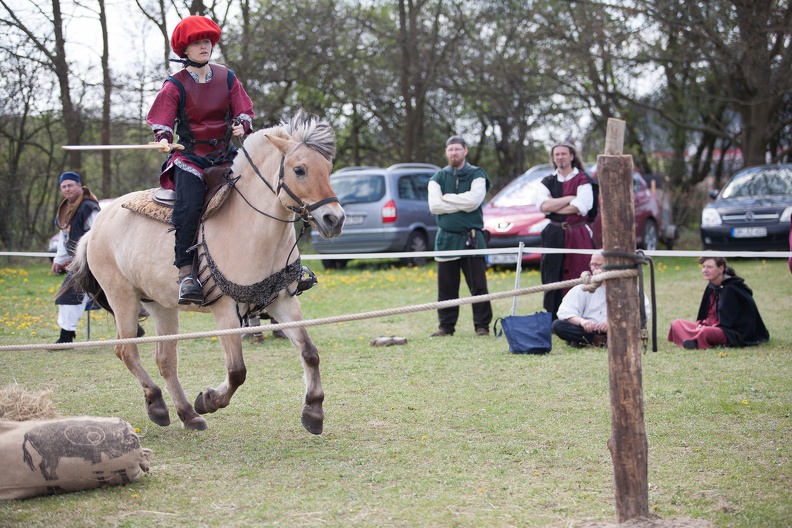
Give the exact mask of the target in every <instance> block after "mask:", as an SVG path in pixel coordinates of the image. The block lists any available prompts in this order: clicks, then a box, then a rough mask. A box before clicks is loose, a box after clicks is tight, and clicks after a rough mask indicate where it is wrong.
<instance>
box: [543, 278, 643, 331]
mask: <svg viewBox="0 0 792 528" xmlns="http://www.w3.org/2000/svg"><path fill="white" fill-rule="evenodd" d="M605 289H606V286H605V285H604V284H603V285H602V286H600V287H599V288H597V289H596V290H594V292H587V291H586V290H584V289H583V285H582V284H578V285H577V286H575V287H574V288H572V289H571V290H569V292H568V293H567V294H566V295H564V299H563V300H562V301H561V306H559V307H558V318H559V319H561V320H563V321H566V320H567V319H571V318H572V317H582V318H583V319H588V320H590V321H594V322H595V323H603V322H605V321H607V320H608V308H607V306H606V303H605V298H606V297H605V296H606V293H605ZM644 307H645V308H646V317H647V319H648V318H649V316H650V315H651V314H652V305H651V304H650V303H649V297H647V296H646V294H644Z"/></svg>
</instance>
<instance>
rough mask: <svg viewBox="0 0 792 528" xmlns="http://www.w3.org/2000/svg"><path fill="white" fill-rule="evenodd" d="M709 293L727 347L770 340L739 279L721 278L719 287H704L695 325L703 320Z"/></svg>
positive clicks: (756, 343)
mask: <svg viewBox="0 0 792 528" xmlns="http://www.w3.org/2000/svg"><path fill="white" fill-rule="evenodd" d="M713 292H715V294H716V298H717V299H718V304H717V314H718V325H717V326H718V328H720V329H721V330H723V332H724V333H725V334H726V339H727V340H728V341H729V346H745V345H758V344H759V343H764V342H766V341H767V340H768V339H770V333H769V332H768V331H767V328H766V327H765V324H764V321H762V316H761V315H759V309H758V308H757V307H756V303H755V302H754V299H753V291H752V290H751V288H749V287H748V285H747V284H745V281H744V280H743V279H742V278H740V277H732V276H730V275H724V276H723V282H721V285H720V286H713V285H712V284H710V285H708V286H707V289H705V290H704V296H703V297H702V299H701V305H700V306H699V311H698V318H697V319H698V320H699V321H702V320H704V319H706V318H707V312H708V310H709V304H710V297H711V296H712V294H713Z"/></svg>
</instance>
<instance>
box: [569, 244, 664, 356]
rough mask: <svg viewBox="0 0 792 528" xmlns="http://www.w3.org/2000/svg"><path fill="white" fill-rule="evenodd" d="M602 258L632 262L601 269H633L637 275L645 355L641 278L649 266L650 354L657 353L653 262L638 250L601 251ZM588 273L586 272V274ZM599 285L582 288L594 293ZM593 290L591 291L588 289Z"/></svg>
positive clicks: (646, 336) (644, 322) (644, 343)
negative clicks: (646, 266)
mask: <svg viewBox="0 0 792 528" xmlns="http://www.w3.org/2000/svg"><path fill="white" fill-rule="evenodd" d="M602 256H604V257H605V258H608V257H612V258H622V259H628V260H632V264H620V265H616V264H611V265H607V264H606V265H605V266H603V267H602V269H603V270H604V271H617V270H630V269H634V270H636V272H637V273H638V297H639V299H640V304H641V309H640V310H639V312H638V313H639V314H640V315H641V341H643V349H644V354H646V347H647V341H648V339H649V334H648V331H647V329H646V322H647V317H646V306H645V304H644V295H646V293H645V290H644V276H643V266H645V265H647V264H648V265H649V282H650V292H651V297H650V302H651V306H652V352H657V299H656V297H655V275H654V262H653V261H652V258H651V257H649V256H648V255H646V253H644V252H643V251H641V250H640V249H639V250H637V251H636V252H635V253H627V252H624V251H603V252H602ZM586 273H588V272H586ZM599 285H600V284H599V283H598V284H596V285H594V286H593V287H592V286H584V287H583V289H585V290H586V291H594V290H595V289H596V288H598V287H599ZM588 288H593V289H588Z"/></svg>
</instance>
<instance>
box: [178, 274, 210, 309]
mask: <svg viewBox="0 0 792 528" xmlns="http://www.w3.org/2000/svg"><path fill="white" fill-rule="evenodd" d="M203 302H204V297H203V286H201V281H199V280H198V279H197V278H195V277H194V276H193V275H187V276H186V277H184V278H183V279H182V280H181V284H179V304H203Z"/></svg>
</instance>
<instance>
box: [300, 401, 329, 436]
mask: <svg viewBox="0 0 792 528" xmlns="http://www.w3.org/2000/svg"><path fill="white" fill-rule="evenodd" d="M300 423H301V424H302V426H303V427H305V429H306V430H307V431H308V432H309V433H311V434H315V435H320V434H322V430H323V428H324V411H322V409H319V411H318V412H316V411H314V410H313V409H311V408H310V407H307V406H306V407H304V408H303V413H302V417H301V418H300Z"/></svg>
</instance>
